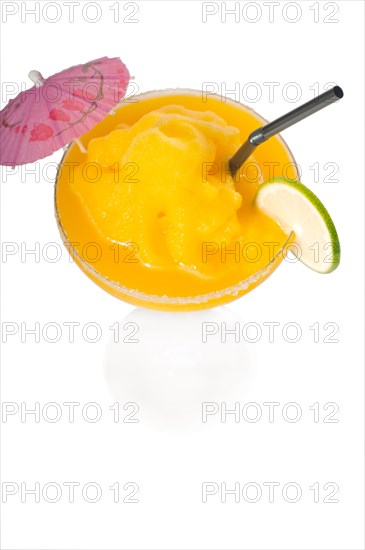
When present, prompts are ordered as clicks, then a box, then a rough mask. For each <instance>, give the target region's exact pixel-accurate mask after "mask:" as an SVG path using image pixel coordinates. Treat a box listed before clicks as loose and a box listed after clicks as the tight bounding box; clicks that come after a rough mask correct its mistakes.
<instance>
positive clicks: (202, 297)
mask: <svg viewBox="0 0 365 550" xmlns="http://www.w3.org/2000/svg"><path fill="white" fill-rule="evenodd" d="M189 94H190V95H201V94H202V91H201V90H192V89H190V88H186V89H185V88H166V89H164V90H154V91H150V92H142V93H141V94H138V95H136V96H134V97H135V98H136V99H142V100H144V99H147V98H148V97H155V96H156V95H157V96H168V95H189ZM209 95H210V96H213V97H216V98H217V99H221V100H222V99H224V102H225V103H227V102H228V103H229V104H231V105H233V106H235V107H238V108H240V109H242V110H244V111H246V112H247V111H249V112H250V113H251V114H253V115H254V116H255V118H257V119H258V120H259V122H262V123H263V124H267V123H268V121H267V120H266V119H264V118H263V117H262V116H261V115H259V114H257V113H256V111H255V110H254V109H252V108H251V107H247V106H246V105H243V104H242V103H239V102H238V101H234V100H233V99H230V98H223V96H221V95H219V94H209ZM124 103H126V101H123V103H122V104H120V105H118V106H117V107H116V108H115V109H122V108H123V105H124ZM274 139H277V140H278V141H280V143H281V145H282V146H283V147H284V149H285V150H286V152H287V153H288V156H289V158H291V159H292V161H293V164H294V167H296V162H295V159H294V157H293V154H292V152H291V150H290V148H289V147H288V145H287V143H286V142H285V141H284V139H283V138H282V137H281V136H280V135H276V136H274ZM72 145H73V144H72V142H71V143H70V144H69V145H68V146H67V149H66V150H65V152H64V154H63V155H62V158H61V161H60V163H59V165H58V169H57V174H56V180H55V188H54V207H55V217H56V221H57V225H58V229H59V231H60V234H61V237H62V240H63V242H64V244H66V243H67V245H68V246H67V250H69V252H71V251H72V252H71V254H72V257H73V258H76V261H77V262H79V263H80V265H81V266H82V268H83V269H85V271H87V272H88V273H90V274H91V275H92V276H93V277H94V278H95V279H98V280H99V281H101V282H102V283H104V284H105V285H107V286H109V287H110V288H112V289H113V290H116V291H117V292H120V293H123V294H124V295H125V296H128V297H130V298H132V299H134V300H140V301H143V302H147V303H148V302H150V303H154V304H167V305H173V304H177V305H193V304H202V303H206V302H210V301H213V300H218V299H220V298H223V297H225V296H237V295H238V294H239V293H240V292H242V291H244V290H246V289H247V288H248V287H249V286H251V285H252V284H254V283H256V282H257V281H260V280H261V279H263V278H264V277H265V275H267V274H268V273H269V271H270V266H271V265H272V264H273V263H274V262H275V261H276V260H277V259H278V257H279V256H280V254H283V252H284V250H285V248H286V246H287V245H288V244H289V243H290V241H291V239H292V236H293V232H291V233H290V235H289V236H288V239H287V240H286V241H285V243H284V245H283V246H282V247H281V248H280V249H279V251H278V252H277V253H276V254H275V255H274V257H273V258H272V259H271V260H270V262H269V263H268V264H267V265H266V266H265V267H263V268H262V269H260V270H259V271H257V272H256V273H254V274H253V275H250V277H248V278H247V279H244V280H243V281H240V282H239V283H237V284H235V285H233V286H229V287H226V288H224V289H222V290H218V291H215V292H208V293H207V294H199V295H197V296H166V295H162V296H159V295H157V294H146V293H145V292H141V291H139V290H137V289H131V288H128V287H125V286H123V285H121V284H119V283H116V282H115V281H112V280H110V279H108V277H105V276H104V275H101V274H100V273H99V272H98V271H96V269H94V268H93V267H92V266H91V265H90V264H88V263H87V262H85V260H84V259H83V258H81V256H80V254H79V253H78V251H77V250H76V249H75V248H74V247H73V246H72V245H71V243H70V241H69V240H68V237H67V235H66V232H65V230H64V228H63V225H62V223H61V219H60V215H59V212H58V208H57V198H56V195H57V183H58V178H59V172H60V169H61V166H62V163H63V161H64V159H65V157H66V155H67V154H68V152H69V149H70V148H71V147H72ZM74 146H75V147H77V145H76V144H75V145H74ZM295 171H296V172H297V170H296V169H295ZM296 175H297V176H298V173H296Z"/></svg>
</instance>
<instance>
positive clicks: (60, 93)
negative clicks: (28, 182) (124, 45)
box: [0, 57, 130, 166]
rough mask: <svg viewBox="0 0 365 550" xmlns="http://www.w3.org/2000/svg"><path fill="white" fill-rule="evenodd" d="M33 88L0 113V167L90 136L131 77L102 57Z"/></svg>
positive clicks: (117, 62) (118, 62) (39, 78)
mask: <svg viewBox="0 0 365 550" xmlns="http://www.w3.org/2000/svg"><path fill="white" fill-rule="evenodd" d="M29 76H30V78H31V79H32V80H33V82H35V85H34V86H33V87H32V88H30V89H29V90H26V91H24V92H21V93H20V94H19V95H18V96H17V97H16V98H15V99H11V100H10V101H9V103H8V104H7V105H6V107H5V108H4V109H3V110H2V111H0V164H2V165H5V166H16V165H20V164H26V163H28V162H35V161H36V160H38V159H42V158H44V157H47V156H48V155H51V154H52V153H53V152H54V151H57V150H58V149H60V148H61V147H63V146H64V145H66V144H67V143H69V142H70V141H72V140H74V139H77V138H78V137H79V136H81V135H82V134H85V133H86V132H88V131H89V130H90V129H91V128H92V127H93V126H94V125H95V124H96V123H97V122H99V121H100V120H102V119H103V118H104V117H105V116H106V115H107V114H108V113H109V112H110V111H111V110H112V109H113V108H114V107H115V106H116V105H117V104H118V103H119V102H120V101H121V99H122V98H123V97H124V95H125V92H126V89H127V86H128V82H129V78H130V76H129V71H128V69H127V67H126V66H125V65H124V64H123V63H122V61H121V60H120V59H119V57H115V58H112V59H109V58H108V57H101V58H100V59H95V60H94V61H89V62H88V63H84V64H82V65H75V66H74V67H70V68H69V69H66V70H64V71H61V72H60V73H57V74H55V75H53V76H51V77H49V78H47V79H43V77H42V75H41V74H40V73H39V72H38V71H31V72H30V73H29Z"/></svg>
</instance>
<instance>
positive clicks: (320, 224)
mask: <svg viewBox="0 0 365 550" xmlns="http://www.w3.org/2000/svg"><path fill="white" fill-rule="evenodd" d="M255 204H256V206H257V207H258V208H259V209H260V210H262V211H263V212H264V213H265V214H267V215H268V216H269V217H270V218H273V219H274V220H275V221H276V222H277V223H278V224H279V225H280V226H281V228H282V229H283V231H284V232H285V233H288V234H289V233H290V232H291V231H294V233H295V237H296V238H295V245H294V246H292V247H290V250H291V251H292V252H293V253H294V254H295V255H296V256H297V257H298V258H299V259H300V260H301V261H302V262H303V263H304V264H305V265H307V266H308V267H310V268H311V269H314V271H318V273H330V272H331V271H333V270H334V269H336V267H337V266H338V264H339V263H340V242H339V240H338V235H337V231H336V228H335V226H334V223H333V221H332V219H331V217H330V215H329V213H328V212H327V210H326V208H325V207H324V206H323V204H322V203H321V201H320V200H319V199H318V197H316V195H315V194H314V193H312V191H310V190H309V189H308V188H307V187H305V185H303V184H302V183H300V182H298V181H294V180H289V179H285V178H275V179H273V180H271V181H268V182H265V183H263V184H262V185H260V187H259V189H258V191H257V194H256V197H255Z"/></svg>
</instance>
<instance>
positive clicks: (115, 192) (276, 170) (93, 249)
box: [56, 90, 297, 309]
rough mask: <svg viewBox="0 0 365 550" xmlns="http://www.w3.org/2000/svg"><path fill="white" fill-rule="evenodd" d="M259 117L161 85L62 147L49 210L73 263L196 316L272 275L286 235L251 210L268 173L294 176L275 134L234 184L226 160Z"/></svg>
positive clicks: (126, 292)
mask: <svg viewBox="0 0 365 550" xmlns="http://www.w3.org/2000/svg"><path fill="white" fill-rule="evenodd" d="M264 123H265V121H264V120H263V119H262V118H261V117H260V116H259V115H257V114H256V113H254V112H253V111H252V110H250V109H249V108H247V107H245V106H243V105H241V104H239V103H236V102H233V101H230V100H226V99H223V98H221V97H219V96H207V97H203V96H202V93H201V92H195V91H186V90H181V91H180V90H167V91H164V92H154V93H148V94H142V95H140V96H136V97H135V98H134V100H133V101H130V102H127V101H126V102H124V103H123V104H122V106H121V107H120V108H118V109H117V110H116V111H115V114H110V115H108V116H107V117H106V118H105V120H103V121H102V122H100V123H99V124H97V125H96V126H95V127H94V128H93V129H92V130H91V131H90V132H88V133H87V134H86V135H84V136H83V138H82V141H83V145H84V146H85V148H86V149H87V153H86V154H83V153H82V152H81V151H80V149H79V148H78V147H77V145H72V146H71V147H70V148H69V149H68V151H67V152H66V154H65V155H64V158H63V161H62V163H61V166H60V170H59V173H58V178H57V183H56V213H57V219H58V223H59V226H60V229H61V233H62V236H63V239H64V241H65V243H66V244H67V246H68V248H69V250H70V251H71V252H72V254H73V256H74V259H75V261H76V262H77V263H78V265H79V266H80V267H81V268H82V269H83V270H84V272H85V273H86V274H87V275H88V276H89V277H90V278H91V279H93V280H94V281H95V282H96V283H97V284H98V285H100V286H101V287H102V288H104V289H105V290H107V291H108V292H110V293H112V294H114V295H115V296H117V297H119V298H122V299H124V300H126V301H128V302H131V303H133V304H137V305H142V306H145V307H154V308H158V309H196V308H202V307H212V306H215V305H218V304H221V303H225V302H229V301H231V300H233V299H235V298H237V297H239V296H240V295H242V294H244V293H246V292H248V291H249V290H251V289H252V288H254V287H255V286H257V284H259V283H260V282H261V281H263V280H264V279H265V278H266V277H268V275H269V274H270V273H271V272H272V271H273V270H274V269H275V267H276V266H277V265H278V263H280V261H281V260H282V259H283V256H284V255H283V249H284V248H285V246H286V245H287V244H288V242H289V241H290V239H291V236H290V235H289V233H288V231H286V232H284V231H283V230H282V228H281V227H280V226H279V224H278V223H277V222H276V221H274V220H273V219H272V218H270V217H268V216H267V215H266V214H265V213H264V212H263V211H261V210H259V209H258V208H257V206H255V204H254V197H255V194H256V192H257V189H258V187H259V186H260V184H261V183H263V182H264V181H267V180H269V179H270V178H272V177H273V176H282V175H284V176H285V177H287V178H292V179H297V172H296V168H295V163H294V159H293V158H292V156H291V153H290V151H289V149H288V147H287V146H286V145H285V143H284V141H283V140H282V139H281V138H280V137H274V138H272V139H271V140H270V141H268V142H266V143H264V144H263V145H261V146H260V148H258V149H257V150H256V151H255V153H254V156H253V157H251V158H250V159H249V161H248V162H247V163H246V164H245V165H244V167H243V168H242V169H241V170H240V172H239V173H238V174H237V176H235V177H234V178H232V176H231V174H230V173H229V170H228V168H227V167H228V160H229V159H230V158H231V157H232V155H233V154H234V153H235V152H236V150H237V149H238V147H239V146H240V145H241V144H242V143H243V141H244V140H245V139H246V138H247V136H248V135H249V134H250V133H251V132H252V131H253V130H254V129H256V128H257V127H258V126H261V125H262V124H264Z"/></svg>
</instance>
